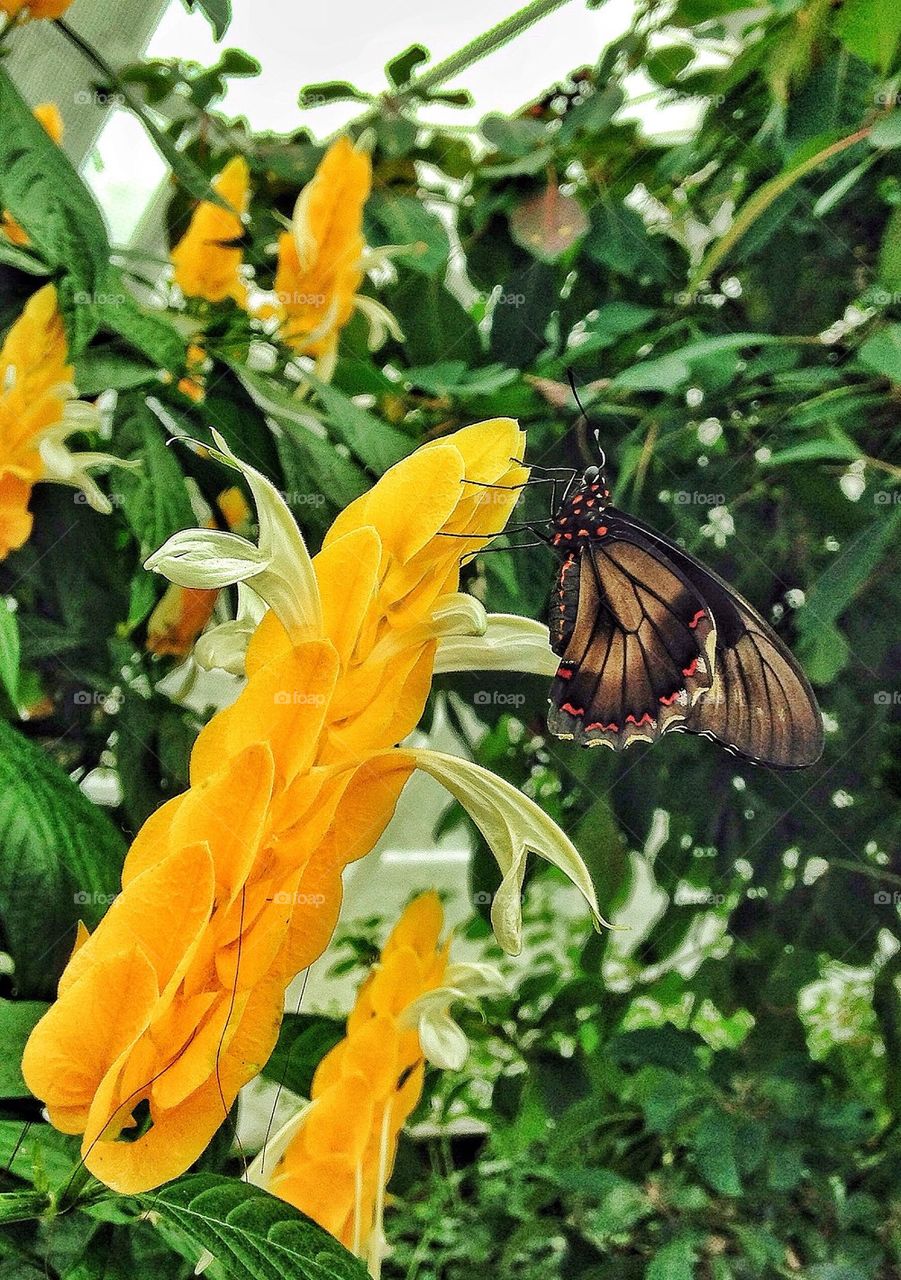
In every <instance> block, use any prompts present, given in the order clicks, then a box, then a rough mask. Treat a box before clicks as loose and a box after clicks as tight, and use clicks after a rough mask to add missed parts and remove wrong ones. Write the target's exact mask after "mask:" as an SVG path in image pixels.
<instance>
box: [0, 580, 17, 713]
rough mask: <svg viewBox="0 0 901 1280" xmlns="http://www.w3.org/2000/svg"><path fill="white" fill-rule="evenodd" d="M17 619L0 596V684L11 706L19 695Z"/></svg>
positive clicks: (14, 704) (15, 704)
mask: <svg viewBox="0 0 901 1280" xmlns="http://www.w3.org/2000/svg"><path fill="white" fill-rule="evenodd" d="M20 648H21V646H20V642H19V620H18V618H17V617H16V615H15V613H14V612H13V611H12V609H8V608H7V606H6V603H5V601H4V600H3V599H2V597H0V684H2V685H3V688H4V689H5V690H6V692H7V693H8V694H9V700H10V702H11V703H12V704H13V706H17V705H18V697H19V659H20Z"/></svg>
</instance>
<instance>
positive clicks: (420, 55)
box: [385, 44, 429, 89]
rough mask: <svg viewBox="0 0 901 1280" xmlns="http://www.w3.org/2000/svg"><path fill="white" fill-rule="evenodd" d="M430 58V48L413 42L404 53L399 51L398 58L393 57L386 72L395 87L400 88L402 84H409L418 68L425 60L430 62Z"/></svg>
mask: <svg viewBox="0 0 901 1280" xmlns="http://www.w3.org/2000/svg"><path fill="white" fill-rule="evenodd" d="M428 60H429V51H428V49H426V48H424V47H423V46H422V45H421V44H411V45H410V46H409V47H408V48H406V49H404V51H403V53H399V54H398V55H397V57H396V58H392V59H391V61H390V62H389V63H388V64H387V66H386V67H385V74H386V75H387V77H388V79H389V80H390V81H391V83H392V84H393V85H394V87H395V89H399V88H401V86H402V85H405V84H408V83H409V81H410V77H411V76H412V74H413V72H414V71H415V70H416V68H417V67H419V66H421V65H422V63H423V62H428Z"/></svg>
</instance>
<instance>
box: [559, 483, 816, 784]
mask: <svg viewBox="0 0 901 1280" xmlns="http://www.w3.org/2000/svg"><path fill="white" fill-rule="evenodd" d="M609 499H610V493H609V490H608V489H607V486H606V483H605V481H604V478H603V476H602V475H601V473H600V471H599V469H598V468H597V467H590V468H588V470H587V471H586V472H585V473H584V475H583V476H582V477H581V479H580V481H579V482H578V483H577V484H576V485H575V487H574V488H572V492H567V495H566V497H565V498H564V500H563V502H562V503H561V505H560V507H559V508H558V510H557V512H556V513H555V516H554V522H553V534H552V536H551V539H550V542H551V545H552V547H553V548H554V550H556V551H557V553H558V554H559V556H560V565H559V568H558V571H557V577H556V582H555V588H554V595H553V599H552V605H551V610H550V620H549V627H550V639H551V647H552V649H553V650H554V652H555V653H556V654H558V655H559V657H560V659H561V661H560V665H559V667H558V670H557V675H556V677H555V679H554V681H553V684H552V686H551V693H550V711H549V714H548V727H549V729H550V731H551V732H552V733H553V734H555V735H556V736H557V737H559V738H565V739H569V740H571V741H573V742H575V743H577V744H579V745H581V746H587V747H595V746H607V747H610V748H612V749H613V750H617V751H619V750H622V749H624V748H626V747H628V746H630V745H631V744H632V743H633V742H636V741H643V742H654V741H656V740H657V739H658V738H659V737H661V736H662V735H663V734H665V733H667V732H670V731H680V730H681V731H684V732H689V733H698V734H702V735H705V736H709V737H712V738H715V739H716V740H718V741H719V742H721V743H722V745H724V746H726V747H727V748H728V749H730V750H732V751H735V752H737V753H738V754H741V755H744V756H746V757H747V758H749V759H751V760H754V761H755V762H759V763H766V764H770V765H773V766H775V767H780V768H798V767H801V766H803V765H806V764H811V763H813V761H814V760H816V759H817V758H818V757H819V755H820V752H821V750H822V719H821V717H820V713H819V710H818V708H817V706H816V701H815V699H814V697H813V693H812V691H811V689H810V686H809V684H808V683H807V680H806V678H805V677H804V675H803V673H802V672H801V670H800V668H799V667H798V666H797V664H796V662H795V660H794V658H793V657H792V656H791V654H790V653H789V651H788V650H787V649H786V648H785V646H784V645H783V644H782V642H781V641H780V640H779V639H778V637H777V636H776V635H775V634H774V633H773V632H772V630H771V629H770V627H769V626H768V625H767V623H766V622H764V620H763V619H762V618H761V617H760V615H759V614H757V613H756V611H755V610H754V609H753V608H752V606H751V605H749V604H748V603H747V601H745V600H743V599H742V597H741V596H739V595H738V593H737V592H735V591H734V590H733V589H732V588H731V587H730V586H729V584H728V583H726V582H725V581H723V579H721V578H719V577H718V576H717V575H716V574H714V573H713V572H712V571H711V570H709V569H707V568H706V567H705V566H704V565H702V564H701V563H700V561H698V560H695V558H694V557H693V556H690V555H689V554H688V553H687V552H686V551H684V550H683V549H682V548H681V547H678V546H677V545H676V544H675V543H673V542H670V540H669V539H667V538H665V537H664V536H663V535H662V534H659V533H657V532H656V531H655V530H653V529H651V528H650V527H649V526H647V525H644V524H642V522H641V521H638V520H636V519H634V518H633V517H631V516H629V515H628V514H627V513H625V512H622V511H619V510H617V509H616V508H615V507H614V506H613V505H612V504H611V503H610V500H609Z"/></svg>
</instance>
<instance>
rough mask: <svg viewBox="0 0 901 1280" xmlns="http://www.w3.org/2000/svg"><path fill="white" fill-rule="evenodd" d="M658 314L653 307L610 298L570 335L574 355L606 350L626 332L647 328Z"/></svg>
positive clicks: (571, 349)
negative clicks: (612, 300)
mask: <svg viewBox="0 0 901 1280" xmlns="http://www.w3.org/2000/svg"><path fill="white" fill-rule="evenodd" d="M656 314H657V313H656V311H654V310H653V309H652V308H651V307H641V306H639V305H638V304H637V303H634V302H607V303H605V304H604V306H602V307H599V308H598V312H597V314H596V315H594V316H591V317H590V318H589V319H587V320H585V321H584V323H583V324H581V325H580V326H579V329H578V332H577V333H574V334H572V335H571V336H570V351H571V353H572V354H573V355H574V356H582V355H588V354H590V353H591V352H593V351H603V350H604V349H605V348H606V347H612V346H614V345H615V344H616V343H617V341H618V340H619V339H620V338H622V337H625V335H626V334H629V333H635V332H636V331H637V330H638V329H643V328H645V326H646V325H648V324H650V322H651V321H652V320H653V319H654V316H655V315H656Z"/></svg>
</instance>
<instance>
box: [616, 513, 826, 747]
mask: <svg viewBox="0 0 901 1280" xmlns="http://www.w3.org/2000/svg"><path fill="white" fill-rule="evenodd" d="M619 521H621V522H622V523H623V525H624V526H625V529H626V531H627V535H628V533H631V536H633V537H636V538H638V539H641V540H642V541H643V543H644V544H645V545H646V546H648V547H649V548H651V549H655V550H656V551H657V552H658V554H660V555H663V556H665V558H666V559H667V561H668V562H669V563H671V564H672V565H673V566H674V567H675V568H676V569H677V570H678V571H679V572H680V573H681V574H682V575H683V577H685V578H686V579H687V580H688V581H689V582H691V583H692V585H693V586H694V587H695V589H696V590H697V591H698V593H699V595H701V596H702V597H703V599H704V601H705V603H706V604H707V606H708V608H709V610H710V612H711V614H712V616H713V618H714V620H715V623H716V652H715V657H714V680H713V683H712V685H711V687H710V688H709V689H708V690H706V691H704V692H703V693H702V694H701V695H700V697H699V698H698V699H697V701H696V702H695V703H694V704H693V705H692V706H691V707H690V708H689V710H688V713H687V715H686V717H685V720H684V722H683V723H682V724H681V725H679V726H678V727H679V728H680V729H683V730H684V731H685V732H687V733H699V734H705V735H709V736H710V737H712V738H715V739H716V740H717V741H718V742H720V743H722V745H723V746H725V747H727V748H728V749H729V750H731V751H735V752H737V753H738V754H739V755H743V756H745V757H747V759H749V760H751V761H753V762H754V763H757V764H767V765H771V766H773V767H774V768H779V769H800V768H805V767H806V766H807V765H811V764H814V763H815V762H816V761H817V760H818V759H819V758H820V755H821V754H822V751H823V719H822V716H821V714H820V710H819V707H818V706H817V702H816V698H815V697H814V694H813V690H812V689H811V687H810V684H809V682H808V680H807V677H806V676H805V675H804V672H803V671H802V670H801V668H800V667H799V666H798V663H797V662H796V661H795V659H794V657H793V656H792V654H791V653H790V651H789V650H788V649H787V648H786V646H785V645H784V644H783V643H782V641H781V640H780V639H779V637H778V636H777V635H776V634H775V632H774V631H773V630H772V628H771V627H770V626H769V625H768V623H766V622H765V621H764V619H763V618H762V617H761V616H760V614H759V613H758V612H757V611H756V609H754V607H753V606H752V605H750V604H749V603H748V602H747V600H745V599H744V598H743V597H742V596H740V595H739V594H738V592H737V591H735V589H734V588H733V587H731V586H730V585H729V583H727V582H725V581H724V579H722V578H721V577H720V576H719V575H718V574H716V573H714V572H713V570H712V569H708V568H707V566H706V565H703V564H701V563H700V561H698V560H696V559H695V558H694V556H692V555H690V554H689V553H688V552H687V551H684V550H683V549H682V548H681V547H679V546H676V545H675V544H674V543H672V542H671V541H670V540H669V539H668V538H665V537H664V536H663V535H662V534H659V533H657V532H656V530H653V529H651V528H649V527H648V526H647V525H644V524H642V523H641V522H640V521H638V520H636V519H635V518H634V517H632V516H628V515H625V514H623V513H619V512H615V511H612V510H611V512H610V515H609V519H608V523H609V524H610V525H611V527H617V525H618V522H619Z"/></svg>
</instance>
